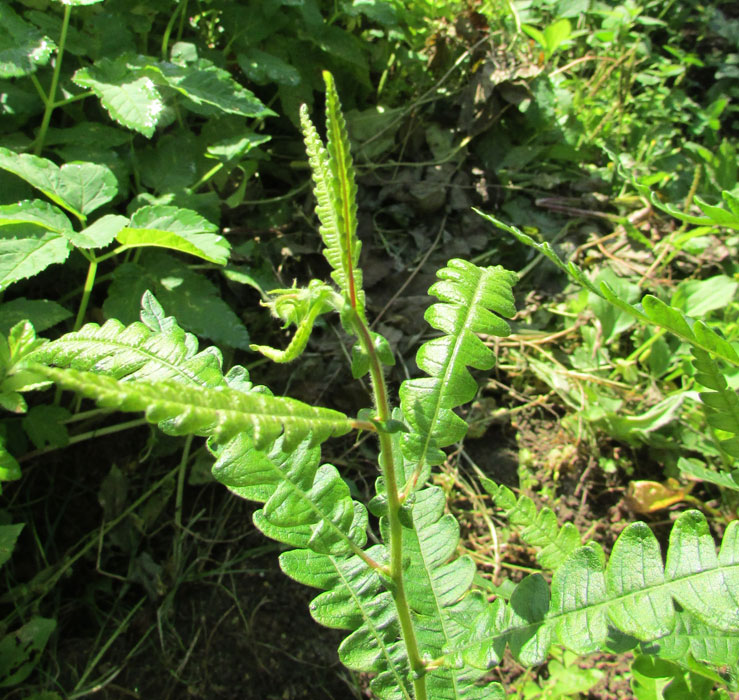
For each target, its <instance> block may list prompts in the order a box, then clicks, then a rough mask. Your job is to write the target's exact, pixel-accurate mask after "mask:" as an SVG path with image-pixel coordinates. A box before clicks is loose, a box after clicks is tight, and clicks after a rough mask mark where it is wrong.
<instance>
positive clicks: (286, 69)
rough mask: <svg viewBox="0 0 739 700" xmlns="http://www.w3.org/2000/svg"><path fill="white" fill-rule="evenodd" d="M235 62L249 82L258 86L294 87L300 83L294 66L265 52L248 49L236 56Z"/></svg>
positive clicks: (298, 74)
mask: <svg viewBox="0 0 739 700" xmlns="http://www.w3.org/2000/svg"><path fill="white" fill-rule="evenodd" d="M236 60H237V61H238V64H239V68H241V70H243V71H244V74H245V75H246V76H247V77H248V78H249V80H253V81H254V82H255V83H257V84H259V85H265V84H266V83H268V82H270V83H277V84H279V85H289V86H293V87H294V86H295V85H297V84H298V83H300V81H301V77H300V71H299V70H298V69H297V68H295V66H292V65H290V64H289V63H288V62H287V61H283V60H282V59H281V58H279V57H278V56H275V55H274V54H271V53H267V52H266V51H260V50H259V49H256V48H249V50H248V51H246V52H244V53H239V54H237V55H236Z"/></svg>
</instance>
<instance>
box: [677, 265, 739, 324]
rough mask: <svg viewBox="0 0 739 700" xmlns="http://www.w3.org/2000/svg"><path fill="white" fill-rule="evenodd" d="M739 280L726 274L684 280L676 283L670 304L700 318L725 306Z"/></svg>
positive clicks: (734, 292) (728, 302) (733, 295)
mask: <svg viewBox="0 0 739 700" xmlns="http://www.w3.org/2000/svg"><path fill="white" fill-rule="evenodd" d="M737 288H739V282H736V281H735V280H733V279H731V277H727V276H726V275H716V276H715V277H710V278H709V279H705V280H684V281H682V282H680V284H678V285H677V289H676V290H675V293H674V294H673V295H672V299H671V300H670V305H671V306H673V307H675V308H677V309H680V310H681V311H682V312H683V313H685V314H687V315H688V316H691V317H693V318H701V317H702V316H705V315H706V314H707V313H708V312H709V311H715V310H716V309H721V308H725V307H726V306H728V305H729V304H730V303H731V301H732V300H733V299H734V297H735V296H736V290H737Z"/></svg>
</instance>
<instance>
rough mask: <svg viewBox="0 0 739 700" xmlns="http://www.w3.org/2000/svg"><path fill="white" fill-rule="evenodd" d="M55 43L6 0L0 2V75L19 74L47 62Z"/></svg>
mask: <svg viewBox="0 0 739 700" xmlns="http://www.w3.org/2000/svg"><path fill="white" fill-rule="evenodd" d="M55 49H56V46H55V44H54V42H53V41H51V39H49V38H48V37H46V36H44V35H43V34H41V32H39V31H38V29H36V27H34V26H33V25H31V24H28V22H26V21H25V20H23V19H21V17H19V16H18V15H17V14H16V13H15V12H14V11H13V10H12V9H11V8H10V5H9V4H8V3H5V2H4V3H1V4H0V78H19V77H21V76H24V75H30V74H31V73H34V72H35V71H36V70H37V69H38V68H39V66H44V65H46V64H47V63H48V62H49V58H50V57H51V54H52V53H53V52H54V50H55Z"/></svg>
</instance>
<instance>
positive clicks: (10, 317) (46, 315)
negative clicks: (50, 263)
mask: <svg viewBox="0 0 739 700" xmlns="http://www.w3.org/2000/svg"><path fill="white" fill-rule="evenodd" d="M71 315H72V313H71V312H70V311H68V310H67V309H65V308H64V307H63V306H61V305H60V304H57V303H56V302H55V301H50V300H48V299H26V298H25V297H20V298H19V299H13V300H12V301H4V302H3V303H2V304H0V333H3V334H5V335H7V334H8V332H9V331H10V329H11V328H12V327H13V326H14V325H15V324H16V323H18V322H20V321H23V320H26V319H28V320H29V321H30V322H31V324H32V325H33V327H34V328H35V329H36V332H38V333H42V332H43V331H45V330H46V329H47V328H52V327H53V326H55V325H56V324H57V323H61V322H62V321H64V320H66V319H68V318H69V317H70V316H71Z"/></svg>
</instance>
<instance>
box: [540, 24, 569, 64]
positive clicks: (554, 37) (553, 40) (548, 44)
mask: <svg viewBox="0 0 739 700" xmlns="http://www.w3.org/2000/svg"><path fill="white" fill-rule="evenodd" d="M571 33H572V25H571V24H570V21H569V20H568V19H559V20H557V21H556V22H552V24H550V25H548V26H547V27H546V29H544V47H545V49H546V51H547V53H548V54H549V55H551V54H553V53H554V52H555V51H556V50H557V49H558V48H559V47H560V46H561V45H562V44H564V43H565V42H566V41H567V40H568V39H569V38H570V34H571Z"/></svg>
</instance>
